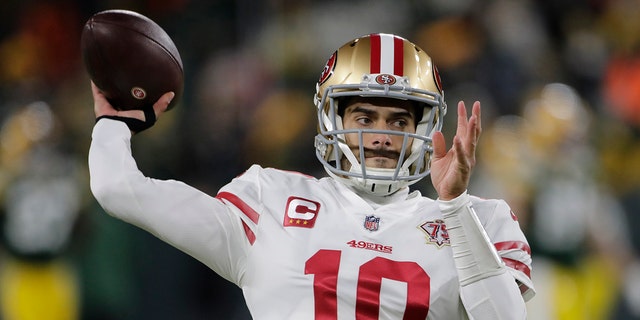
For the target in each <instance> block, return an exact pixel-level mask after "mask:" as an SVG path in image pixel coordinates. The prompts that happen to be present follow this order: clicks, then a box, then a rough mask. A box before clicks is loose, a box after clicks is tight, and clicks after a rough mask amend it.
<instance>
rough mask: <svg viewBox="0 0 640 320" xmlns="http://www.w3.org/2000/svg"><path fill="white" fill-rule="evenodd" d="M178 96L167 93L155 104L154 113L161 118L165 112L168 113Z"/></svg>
mask: <svg viewBox="0 0 640 320" xmlns="http://www.w3.org/2000/svg"><path fill="white" fill-rule="evenodd" d="M175 96H176V94H175V93H173V92H167V93H165V94H163V95H162V97H160V99H158V101H156V103H154V104H153V111H155V113H156V117H159V116H160V115H161V114H162V113H163V112H165V111H167V108H168V107H169V104H170V103H171V100H173V98H174V97H175Z"/></svg>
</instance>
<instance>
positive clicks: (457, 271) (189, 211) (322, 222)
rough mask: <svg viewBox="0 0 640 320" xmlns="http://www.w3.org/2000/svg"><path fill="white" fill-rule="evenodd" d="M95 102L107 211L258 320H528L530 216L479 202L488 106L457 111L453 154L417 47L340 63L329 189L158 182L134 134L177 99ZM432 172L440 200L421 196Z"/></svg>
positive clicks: (296, 183) (329, 70)
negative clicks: (122, 105) (228, 288)
mask: <svg viewBox="0 0 640 320" xmlns="http://www.w3.org/2000/svg"><path fill="white" fill-rule="evenodd" d="M92 89H93V95H94V100H95V103H94V106H95V112H96V117H97V118H98V119H99V120H98V121H97V123H96V125H95V127H94V130H93V140H92V144H91V148H90V152H89V165H90V173H91V190H92V191H93V193H94V195H95V197H96V199H97V200H98V201H99V203H100V204H101V205H102V207H103V208H104V209H105V211H106V212H108V213H109V214H111V215H113V216H115V217H117V218H120V219H122V220H124V221H127V222H129V223H132V224H134V225H137V226H139V227H141V228H143V229H145V230H147V231H149V232H151V233H152V234H154V235H156V236H157V237H159V238H160V239H162V240H164V241H166V242H168V243H170V244H171V245H173V246H175V247H176V248H178V249H180V250H183V251H184V252H186V253H188V254H190V255H192V256H193V257H194V258H196V259H198V260H199V261H201V262H202V263H204V264H206V265H207V266H208V267H210V268H211V269H212V270H214V271H215V272H216V273H218V274H219V275H221V276H222V277H224V278H226V279H228V280H229V281H231V282H233V283H235V284H236V285H238V286H239V287H240V288H242V291H243V294H244V297H245V300H246V303H247V306H248V308H249V310H250V312H251V315H252V317H253V318H255V319H278V320H280V319H466V318H470V319H492V320H493V319H525V318H526V305H525V301H527V300H528V299H530V298H531V297H532V296H533V295H534V294H535V293H534V287H533V283H532V281H531V250H530V248H529V246H528V243H527V240H526V238H525V236H524V235H523V233H522V231H521V229H520V226H519V224H518V221H517V218H516V216H515V215H514V213H513V212H511V210H510V208H509V206H508V204H507V203H505V202H504V201H502V200H492V199H480V198H478V197H474V196H472V195H470V194H469V193H468V192H467V187H468V183H469V179H470V175H471V172H472V169H473V167H474V165H475V151H476V146H477V143H478V139H479V136H480V133H481V120H480V118H481V116H480V103H479V102H475V103H474V104H473V106H472V108H471V114H470V115H468V114H467V110H466V107H465V104H464V103H463V102H459V103H458V106H457V113H458V115H457V119H458V120H457V130H456V134H455V137H454V138H453V143H452V147H451V148H449V149H447V147H446V143H445V138H444V136H443V134H442V133H441V132H440V129H441V127H442V123H443V117H444V115H445V113H446V112H447V106H446V104H445V100H444V96H443V90H442V85H441V82H440V78H439V75H438V71H437V69H436V67H435V65H434V64H433V62H432V60H431V58H430V57H429V56H428V55H427V54H426V53H425V52H424V51H423V50H422V49H420V48H419V47H417V46H416V45H415V44H413V43H411V42H410V41H408V40H406V39H404V38H402V37H399V36H396V35H391V34H371V35H367V36H363V37H360V38H357V39H354V40H352V41H350V42H348V43H346V44H345V45H343V46H342V47H340V48H339V49H338V50H337V51H335V52H334V53H333V54H332V55H331V57H330V58H329V59H328V61H327V63H326V65H325V67H324V70H323V71H322V73H321V76H320V78H319V80H318V83H317V86H316V93H315V96H314V101H315V106H316V108H317V115H318V135H317V136H316V139H315V148H316V155H317V158H318V160H319V161H320V162H321V163H322V165H323V166H324V168H325V169H326V172H327V174H328V177H322V178H314V177H311V176H307V175H304V174H299V173H293V172H288V171H282V170H278V169H274V168H263V167H261V166H259V165H253V166H251V167H250V168H248V170H247V171H246V172H244V173H243V174H242V175H240V176H239V177H237V178H235V179H233V180H232V181H231V182H229V183H228V184H227V185H225V186H224V187H222V188H221V190H220V191H219V192H218V193H217V195H215V196H211V195H208V194H206V193H204V192H201V191H199V190H196V189H195V188H192V187H190V186H188V185H186V184H184V183H181V182H178V181H174V180H168V181H164V180H162V181H161V180H157V179H152V178H148V177H145V176H144V174H143V173H142V172H140V171H139V169H138V168H137V166H136V162H135V160H134V158H133V157H132V155H131V150H130V139H131V137H132V133H135V132H136V131H138V130H140V126H138V125H135V124H140V123H144V124H146V125H145V126H150V125H152V124H153V121H155V118H156V117H157V116H159V115H161V114H162V112H163V111H165V109H166V106H167V105H168V104H169V101H170V100H171V98H172V97H173V95H172V93H167V94H165V95H164V96H163V97H161V98H160V100H158V102H157V103H156V104H155V105H154V110H155V114H154V115H151V116H149V115H148V114H147V115H145V114H144V113H143V112H142V111H116V110H115V109H114V108H113V107H112V106H111V105H109V103H108V102H107V100H106V99H105V97H104V96H103V95H102V94H101V93H100V92H99V90H98V89H97V88H96V87H95V85H92ZM105 116H106V117H105ZM147 116H149V119H146V117H147ZM132 123H133V124H134V125H132ZM143 127H144V126H143ZM428 175H430V176H431V181H432V183H433V186H434V188H435V190H436V191H437V193H438V198H437V199H430V198H427V197H424V196H422V195H421V193H420V192H419V191H417V190H413V191H412V190H410V186H411V185H412V184H414V183H416V182H417V181H419V180H421V179H423V178H425V177H426V176H428Z"/></svg>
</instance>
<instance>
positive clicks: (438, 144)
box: [432, 131, 447, 159]
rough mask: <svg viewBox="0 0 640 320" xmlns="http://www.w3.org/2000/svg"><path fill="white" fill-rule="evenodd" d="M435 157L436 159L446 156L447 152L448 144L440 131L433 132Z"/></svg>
mask: <svg viewBox="0 0 640 320" xmlns="http://www.w3.org/2000/svg"><path fill="white" fill-rule="evenodd" d="M432 141H433V157H434V158H435V159H440V158H444V156H445V155H446V154H447V146H446V143H445V140H444V135H443V134H442V132H440V131H436V132H434V133H433V137H432Z"/></svg>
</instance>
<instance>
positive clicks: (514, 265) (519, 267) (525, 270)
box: [502, 258, 531, 279]
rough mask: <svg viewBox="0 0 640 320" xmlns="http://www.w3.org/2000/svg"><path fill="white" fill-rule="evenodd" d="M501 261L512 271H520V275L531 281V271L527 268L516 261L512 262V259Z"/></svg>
mask: <svg viewBox="0 0 640 320" xmlns="http://www.w3.org/2000/svg"><path fill="white" fill-rule="evenodd" d="M502 261H504V264H505V265H506V266H507V267H509V268H511V269H514V270H518V271H521V272H522V273H524V274H525V275H526V276H527V277H528V278H529V279H531V269H529V267H528V266H527V265H526V264H524V263H522V262H520V261H518V260H514V259H509V258H502Z"/></svg>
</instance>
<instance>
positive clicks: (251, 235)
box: [242, 221, 256, 245]
mask: <svg viewBox="0 0 640 320" xmlns="http://www.w3.org/2000/svg"><path fill="white" fill-rule="evenodd" d="M242 227H243V228H244V233H245V234H246V235H247V240H249V243H250V244H252V245H253V243H254V242H256V235H255V233H253V231H251V229H250V228H249V226H248V225H247V223H246V222H244V221H242Z"/></svg>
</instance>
